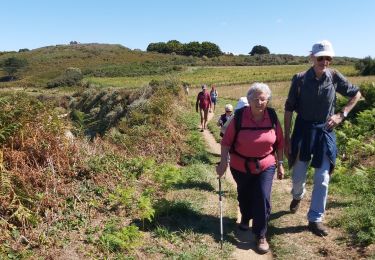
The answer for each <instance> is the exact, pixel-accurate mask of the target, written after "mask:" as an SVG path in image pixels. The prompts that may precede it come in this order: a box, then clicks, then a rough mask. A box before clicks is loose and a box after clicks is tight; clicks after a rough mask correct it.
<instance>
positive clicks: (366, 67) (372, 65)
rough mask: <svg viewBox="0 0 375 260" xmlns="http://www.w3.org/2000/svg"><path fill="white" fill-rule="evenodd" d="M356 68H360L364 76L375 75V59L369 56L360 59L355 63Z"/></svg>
mask: <svg viewBox="0 0 375 260" xmlns="http://www.w3.org/2000/svg"><path fill="white" fill-rule="evenodd" d="M355 68H356V69H357V70H359V73H360V74H361V75H363V76H366V75H375V59H372V58H371V57H370V56H368V57H366V58H364V59H362V60H359V61H358V62H357V63H356V64H355Z"/></svg>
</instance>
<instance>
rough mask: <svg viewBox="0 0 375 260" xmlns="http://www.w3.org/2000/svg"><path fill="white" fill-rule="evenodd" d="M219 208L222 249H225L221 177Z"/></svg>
mask: <svg viewBox="0 0 375 260" xmlns="http://www.w3.org/2000/svg"><path fill="white" fill-rule="evenodd" d="M219 208H220V249H223V201H222V197H221V177H219Z"/></svg>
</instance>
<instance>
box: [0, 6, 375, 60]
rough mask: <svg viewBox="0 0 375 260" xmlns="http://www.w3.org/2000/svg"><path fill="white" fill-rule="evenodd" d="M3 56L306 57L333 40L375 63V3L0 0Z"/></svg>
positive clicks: (340, 52) (341, 49) (345, 51)
mask: <svg viewBox="0 0 375 260" xmlns="http://www.w3.org/2000/svg"><path fill="white" fill-rule="evenodd" d="M0 6H1V11H0V28H1V36H0V51H18V50H19V49H22V48H28V49H30V50H31V49H36V48H40V47H45V46H51V45H57V44H68V43H69V42H70V41H78V42H80V43H109V44H121V45H123V46H125V47H128V48H130V49H141V50H146V48H147V46H148V45H149V44H150V43H155V42H167V41H169V40H178V41H180V42H181V43H188V42H191V41H198V42H203V41H209V42H213V43H215V44H217V45H218V46H219V47H220V49H221V50H222V51H223V52H226V53H233V54H236V55H238V54H245V55H246V54H248V53H249V52H250V51H251V49H252V48H253V46H255V45H263V46H266V47H267V48H268V49H269V50H270V52H271V53H275V54H292V55H298V56H307V55H309V51H310V50H311V47H312V45H313V44H314V43H316V42H318V41H321V40H329V41H331V43H332V45H333V48H334V50H335V53H336V55H337V56H347V57H356V58H364V57H366V56H371V57H373V58H374V57H375V27H374V25H375V15H374V10H375V1H371V0H355V1H354V0H352V1H345V0H314V1H311V0H310V1H307V0H253V1H251V0H148V1H147V0H2V1H1V5H0Z"/></svg>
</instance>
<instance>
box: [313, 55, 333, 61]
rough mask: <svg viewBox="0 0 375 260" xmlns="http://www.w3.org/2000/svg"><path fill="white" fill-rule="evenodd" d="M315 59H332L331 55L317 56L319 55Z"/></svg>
mask: <svg viewBox="0 0 375 260" xmlns="http://www.w3.org/2000/svg"><path fill="white" fill-rule="evenodd" d="M316 60H317V61H322V60H326V61H332V57H329V56H319V57H316Z"/></svg>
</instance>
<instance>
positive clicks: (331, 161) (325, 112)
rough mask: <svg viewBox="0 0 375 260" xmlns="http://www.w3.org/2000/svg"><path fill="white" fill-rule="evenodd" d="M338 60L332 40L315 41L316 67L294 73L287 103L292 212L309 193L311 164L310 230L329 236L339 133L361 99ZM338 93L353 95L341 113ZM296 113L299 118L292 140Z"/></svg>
mask: <svg viewBox="0 0 375 260" xmlns="http://www.w3.org/2000/svg"><path fill="white" fill-rule="evenodd" d="M333 57H334V51H333V48H332V44H331V43H330V42H329V41H327V40H324V41H321V42H318V43H315V44H314V45H313V46H312V50H311V55H310V58H311V60H312V62H313V65H312V67H311V68H310V69H308V70H307V71H305V72H301V73H299V74H296V75H294V77H293V79H292V83H291V87H290V90H289V94H288V98H287V100H286V102H285V115H284V131H285V154H286V155H287V156H288V159H289V166H290V167H292V169H293V170H292V182H293V188H292V192H291V193H292V195H293V200H292V202H291V203H290V211H291V212H292V213H295V212H296V211H297V210H298V208H299V206H300V202H301V200H302V198H303V196H304V195H305V192H306V190H305V183H306V175H307V169H308V166H309V163H310V161H311V166H312V167H314V168H315V173H314V187H313V191H312V196H311V204H310V209H309V211H308V213H307V219H308V228H309V230H310V231H311V232H313V233H314V234H315V235H318V236H326V235H328V231H327V229H326V228H325V227H324V225H323V224H322V220H323V215H324V212H325V207H326V201H327V196H328V184H329V180H330V177H331V173H332V172H333V169H334V166H335V161H336V154H337V150H336V137H335V133H334V131H333V129H334V128H335V127H336V126H337V125H339V124H340V123H341V122H342V121H343V120H344V119H345V118H346V117H347V116H348V113H349V112H350V111H351V110H352V108H353V107H354V106H355V105H356V103H357V102H358V100H359V99H360V97H361V93H360V92H359V89H358V87H356V86H354V85H352V84H351V83H350V82H348V80H347V79H346V78H345V77H344V76H343V75H342V74H341V73H340V72H338V71H336V70H333V69H330V68H329V66H330V65H331V62H332V59H333ZM336 92H338V93H340V94H341V95H343V96H346V97H349V101H348V103H347V104H346V106H345V107H344V108H343V109H342V110H341V111H335V103H336V102H335V101H336ZM294 111H295V112H296V113H297V118H296V120H295V124H294V130H293V134H292V136H291V137H290V129H291V120H292V115H293V112H294Z"/></svg>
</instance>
